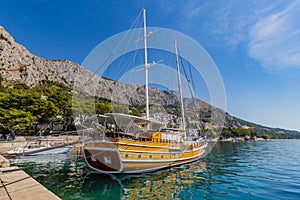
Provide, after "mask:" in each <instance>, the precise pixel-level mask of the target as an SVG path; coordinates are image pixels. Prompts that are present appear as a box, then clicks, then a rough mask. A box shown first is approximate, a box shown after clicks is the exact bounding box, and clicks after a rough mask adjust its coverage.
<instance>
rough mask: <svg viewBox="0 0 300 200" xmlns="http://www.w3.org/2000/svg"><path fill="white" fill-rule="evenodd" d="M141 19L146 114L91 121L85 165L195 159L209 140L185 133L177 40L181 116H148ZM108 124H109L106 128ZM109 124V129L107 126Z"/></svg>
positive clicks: (139, 166) (145, 168)
mask: <svg viewBox="0 0 300 200" xmlns="http://www.w3.org/2000/svg"><path fill="white" fill-rule="evenodd" d="M145 12H146V11H145V9H143V11H142V13H143V20H144V23H143V25H144V27H143V30H144V37H143V40H144V71H145V99H146V109H145V110H146V116H145V117H137V116H133V115H128V114H123V113H107V114H105V115H102V116H98V119H97V121H94V122H93V123H92V124H93V125H94V130H91V129H88V131H87V133H84V137H83V141H84V146H83V154H84V157H85V160H86V163H87V164H88V166H89V167H90V168H92V169H94V170H96V171H98V172H102V173H143V172H150V171H155V170H159V169H163V168H167V167H173V166H177V165H181V164H185V163H189V162H193V161H196V160H198V159H200V158H201V157H202V156H204V155H205V151H206V148H207V146H208V141H207V139H206V137H205V136H201V135H200V134H198V133H197V132H196V133H194V134H192V135H193V136H187V130H186V121H185V116H184V105H183V95H182V88H181V80H180V69H179V60H178V50H177V44H176V40H174V49H175V53H176V66H177V75H178V77H177V78H178V88H179V94H180V102H181V103H180V109H181V117H180V118H181V120H180V126H178V127H177V128H166V126H164V124H163V123H162V122H159V121H157V120H153V119H150V117H149V94H148V92H149V91H148V90H149V86H148V68H149V64H148V62H147V39H146V38H147V33H146V13H145ZM108 127H109V128H108ZM107 128H108V129H107Z"/></svg>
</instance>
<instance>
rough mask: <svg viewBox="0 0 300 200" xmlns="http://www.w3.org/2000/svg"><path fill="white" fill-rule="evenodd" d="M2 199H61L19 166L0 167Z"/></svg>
mask: <svg viewBox="0 0 300 200" xmlns="http://www.w3.org/2000/svg"><path fill="white" fill-rule="evenodd" d="M0 199H3V200H31V199H42V200H50V199H51V200H52V199H56V200H57V199H60V198H58V197H57V196H56V195H55V194H53V193H52V192H51V191H49V190H48V189H46V188H45V187H44V186H42V185H41V184H40V183H39V182H37V181H36V180H34V179H33V178H32V177H30V176H29V175H28V174H26V173H25V172H24V171H22V170H20V169H18V168H17V167H11V168H0Z"/></svg>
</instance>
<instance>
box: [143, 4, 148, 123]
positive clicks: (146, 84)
mask: <svg viewBox="0 0 300 200" xmlns="http://www.w3.org/2000/svg"><path fill="white" fill-rule="evenodd" d="M143 21H144V62H145V90H146V91H145V93H146V118H147V119H149V85H148V57H147V29H146V9H145V8H143Z"/></svg>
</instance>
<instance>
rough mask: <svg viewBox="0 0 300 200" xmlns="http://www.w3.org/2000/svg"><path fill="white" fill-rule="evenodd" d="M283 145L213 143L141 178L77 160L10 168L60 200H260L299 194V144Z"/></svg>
mask: <svg viewBox="0 0 300 200" xmlns="http://www.w3.org/2000/svg"><path fill="white" fill-rule="evenodd" d="M284 144H285V149H284V148H283V147H284ZM284 144H282V142H281V141H271V142H260V143H240V144H239V143H229V142H227V143H217V145H215V147H214V149H213V151H212V152H211V153H210V154H209V155H208V156H206V157H205V158H204V159H201V160H199V161H198V162H194V163H190V164H186V165H182V166H179V167H174V168H171V169H166V170H160V171H157V172H155V173H149V174H141V175H117V176H115V175H106V174H99V173H95V172H91V171H90V168H88V167H87V166H86V163H85V161H84V158H83V157H81V156H79V157H78V156H68V155H67V157H65V158H63V157H62V158H61V159H60V157H52V158H51V157H50V158H48V159H47V158H46V157H42V159H37V157H32V158H29V157H27V158H24V159H20V160H14V162H13V163H14V165H18V166H20V167H21V168H22V169H23V170H24V171H26V172H27V173H28V174H30V175H31V176H33V177H34V178H35V179H36V180H37V181H39V182H40V183H42V184H43V185H44V186H45V187H47V188H48V189H50V190H51V191H52V192H54V193H55V194H56V195H58V196H59V197H60V198H61V199H80V200H81V199H89V200H90V199H101V200H102V199H109V200H114V199H122V200H123V199H224V198H229V199H266V198H265V197H269V198H273V197H274V198H276V195H277V196H278V195H279V196H280V195H281V197H283V194H284V197H289V196H290V197H295V196H297V195H299V192H298V191H300V190H299V189H300V185H299V181H300V179H299V177H300V176H299V174H300V171H299V166H300V165H299V164H300V163H299V159H297V156H298V155H299V153H300V150H299V149H296V150H295V149H291V148H292V146H293V145H294V146H295V145H296V144H297V145H299V144H300V143H299V141H285V143H284ZM281 149H282V150H281ZM271 150H276V153H274V151H271ZM287 150H289V151H287ZM269 151H270V152H271V153H269ZM262 152H263V154H262ZM286 152H293V153H289V154H286ZM278 155H281V156H278ZM284 155H285V156H284ZM283 158H284V161H283ZM35 159H37V160H35ZM279 186H280V187H279ZM276 192H277V193H276ZM279 193H280V194H279ZM290 199H293V198H290ZM294 199H295V198H294Z"/></svg>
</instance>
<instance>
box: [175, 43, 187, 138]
mask: <svg viewBox="0 0 300 200" xmlns="http://www.w3.org/2000/svg"><path fill="white" fill-rule="evenodd" d="M174 48H175V54H176V68H177V76H178V87H179V94H180V108H181V118H182V126H183V132H184V139H186V130H185V117H184V108H183V96H182V86H181V79H180V69H179V62H178V49H177V43H176V40H175V39H174Z"/></svg>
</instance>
